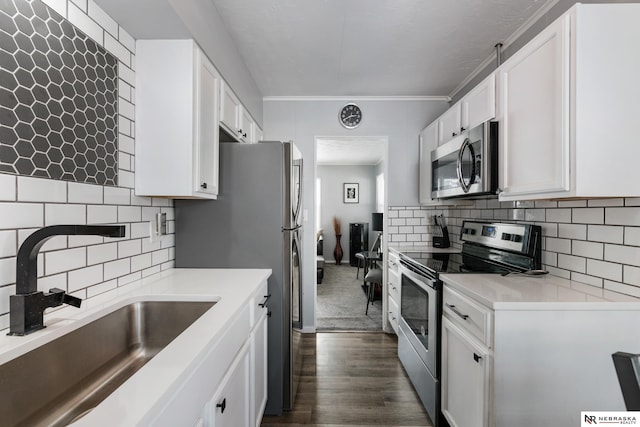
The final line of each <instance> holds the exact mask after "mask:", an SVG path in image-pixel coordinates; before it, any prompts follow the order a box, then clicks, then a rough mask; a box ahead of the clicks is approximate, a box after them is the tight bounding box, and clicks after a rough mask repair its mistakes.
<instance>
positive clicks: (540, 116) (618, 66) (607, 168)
mask: <svg viewBox="0 0 640 427" xmlns="http://www.w3.org/2000/svg"><path fill="white" fill-rule="evenodd" d="M639 19H640V4H577V5H576V6H574V7H572V8H571V9H570V10H569V11H568V12H567V13H566V14H565V15H563V16H562V17H560V18H559V19H558V20H556V21H555V22H554V23H553V24H551V25H550V26H549V27H547V28H546V29H545V30H543V31H542V32H541V33H540V34H539V35H538V36H537V37H535V38H534V39H533V40H531V42H530V43H528V44H527V45H526V46H525V47H523V48H522V49H521V50H520V51H518V52H517V53H516V54H514V55H513V56H512V57H511V58H509V60H507V61H506V62H505V63H504V64H503V65H502V66H501V67H500V68H499V69H498V71H497V73H498V100H499V101H498V103H499V108H498V110H499V112H498V119H499V122H500V188H501V189H502V192H501V193H500V200H523V199H549V198H564V197H624V196H632V197H637V196H639V195H640V186H638V185H637V183H636V182H635V180H633V179H629V177H630V173H631V171H633V170H635V167H637V166H636V164H637V160H636V159H637V158H638V156H640V144H637V143H636V140H637V130H636V128H637V124H636V122H637V119H638V117H640V102H638V99H640V79H638V77H637V70H638V69H640V56H638V55H632V54H630V52H636V51H637V46H638V44H640V26H638V25H637V22H638V20H639Z"/></svg>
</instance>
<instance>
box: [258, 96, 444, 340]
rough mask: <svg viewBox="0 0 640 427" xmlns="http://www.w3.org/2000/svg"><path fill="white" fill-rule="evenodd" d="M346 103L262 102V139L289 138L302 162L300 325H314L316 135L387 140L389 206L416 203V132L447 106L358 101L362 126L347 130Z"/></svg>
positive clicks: (397, 101) (427, 102) (410, 101)
mask: <svg viewBox="0 0 640 427" xmlns="http://www.w3.org/2000/svg"><path fill="white" fill-rule="evenodd" d="M346 102H347V101H346V100H340V99H329V100H271V99H267V100H265V102H264V107H263V111H264V133H265V139H272V140H285V141H286V140H292V141H294V142H295V143H296V145H297V146H298V148H299V149H300V151H301V152H302V156H303V158H304V159H305V165H309V166H306V167H305V176H304V187H303V190H304V204H303V208H304V209H305V210H306V211H307V215H308V218H307V222H306V223H305V226H306V227H307V230H308V231H307V232H305V233H304V237H303V249H304V253H303V283H302V286H303V300H304V301H303V304H304V307H303V313H305V315H304V318H303V324H304V326H305V327H306V328H312V327H315V307H314V301H315V267H314V266H315V232H313V228H314V224H315V215H314V198H315V185H314V174H313V165H314V164H315V137H316V136H386V137H388V149H389V157H388V160H389V161H388V171H389V173H388V176H386V177H385V179H386V180H387V188H388V200H387V204H388V205H389V206H398V205H402V206H411V205H417V204H418V163H419V162H418V134H419V133H420V131H421V130H422V129H423V128H424V127H425V126H426V125H427V124H428V123H431V122H432V121H433V120H434V119H435V118H436V117H438V116H439V115H440V114H441V113H442V112H444V111H445V110H446V108H447V106H448V105H447V103H446V102H443V101H418V100H361V101H357V103H358V104H359V105H360V107H361V108H362V110H363V119H362V124H361V125H360V126H359V127H358V128H357V129H354V130H347V129H345V128H343V127H342V126H340V124H339V123H338V113H339V111H340V108H341V107H342V106H343V105H344V104H346Z"/></svg>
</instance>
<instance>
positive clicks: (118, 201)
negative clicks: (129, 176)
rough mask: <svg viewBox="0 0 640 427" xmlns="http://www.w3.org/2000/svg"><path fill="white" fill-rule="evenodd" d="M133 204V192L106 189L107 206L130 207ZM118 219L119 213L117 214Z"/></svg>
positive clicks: (122, 189)
mask: <svg viewBox="0 0 640 427" xmlns="http://www.w3.org/2000/svg"><path fill="white" fill-rule="evenodd" d="M130 202H131V190H130V189H128V188H119V187H104V203H105V204H106V205H128V204H130ZM116 218H117V213H116Z"/></svg>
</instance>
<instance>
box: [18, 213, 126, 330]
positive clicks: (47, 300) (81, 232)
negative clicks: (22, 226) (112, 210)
mask: <svg viewBox="0 0 640 427" xmlns="http://www.w3.org/2000/svg"><path fill="white" fill-rule="evenodd" d="M60 235H76V236H87V235H95V236H104V237H124V236H125V226H124V225H52V226H49V227H44V228H41V229H39V230H37V231H35V232H34V233H32V234H31V235H30V236H29V237H27V239H26V240H25V241H24V242H23V243H22V245H20V249H18V256H17V259H16V295H11V296H10V297H9V334H8V335H20V336H22V335H27V334H30V333H31V332H35V331H37V330H39V329H42V328H44V327H45V326H44V322H43V315H44V310H45V309H47V308H49V307H57V306H59V305H61V304H69V305H72V306H74V307H80V304H81V303H82V300H81V299H80V298H76V297H73V296H71V295H68V294H67V293H66V292H65V291H63V290H62V289H58V288H53V289H49V292H48V293H44V292H41V291H38V252H39V251H40V248H41V247H42V245H44V244H45V242H46V241H47V240H49V239H50V238H52V237H54V236H60Z"/></svg>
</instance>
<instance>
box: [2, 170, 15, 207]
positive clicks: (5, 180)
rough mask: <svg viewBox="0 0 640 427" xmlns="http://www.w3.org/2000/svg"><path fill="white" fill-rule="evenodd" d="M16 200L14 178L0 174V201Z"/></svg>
mask: <svg viewBox="0 0 640 427" xmlns="http://www.w3.org/2000/svg"><path fill="white" fill-rule="evenodd" d="M15 200H16V177H15V176H13V175H6V174H0V201H9V202H12V201H15Z"/></svg>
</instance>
